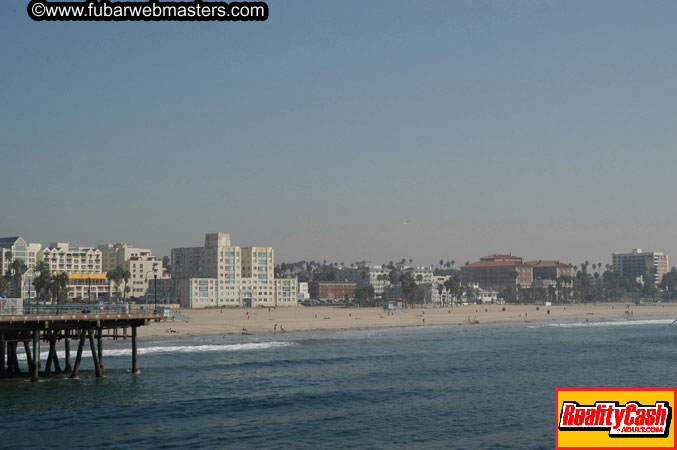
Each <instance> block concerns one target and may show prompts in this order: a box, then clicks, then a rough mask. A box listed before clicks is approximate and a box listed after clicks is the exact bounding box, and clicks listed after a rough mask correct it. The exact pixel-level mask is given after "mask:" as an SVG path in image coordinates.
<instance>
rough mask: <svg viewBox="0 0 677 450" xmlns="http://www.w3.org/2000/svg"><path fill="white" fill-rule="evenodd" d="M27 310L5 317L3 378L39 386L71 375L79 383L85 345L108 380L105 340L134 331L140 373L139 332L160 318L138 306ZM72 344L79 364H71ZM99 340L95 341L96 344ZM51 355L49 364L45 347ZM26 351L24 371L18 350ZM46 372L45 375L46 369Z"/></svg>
mask: <svg viewBox="0 0 677 450" xmlns="http://www.w3.org/2000/svg"><path fill="white" fill-rule="evenodd" d="M21 309H22V311H13V312H12V313H10V314H0V377H22V376H23V377H28V376H30V378H31V381H38V378H39V376H40V374H43V375H50V374H53V373H54V374H61V373H66V374H70V377H71V378H77V376H78V373H79V371H80V364H81V361H82V352H83V351H86V350H85V344H86V341H89V349H90V351H91V353H92V361H93V362H94V371H95V373H96V376H97V378H98V377H102V376H103V367H104V364H103V356H104V354H103V340H104V339H126V338H128V337H130V336H128V330H129V329H130V328H131V341H132V365H131V367H132V373H137V372H138V370H139V365H138V358H137V345H136V344H137V343H136V334H137V333H136V330H137V328H138V327H140V326H144V325H147V324H148V323H149V322H150V321H151V320H159V319H161V318H162V315H161V314H157V313H156V312H154V311H153V310H147V309H144V307H134V305H103V306H92V307H85V308H83V307H82V306H75V307H74V306H48V307H46V306H27V307H22V308H21ZM71 340H73V342H74V343H75V342H77V352H76V357H75V361H74V362H73V361H72V360H71ZM95 341H96V342H95ZM61 342H63V346H64V349H65V353H66V355H65V358H64V361H63V366H62V365H61V361H60V360H59V357H58V356H57V345H58V344H59V343H61ZM42 345H47V346H48V348H49V351H48V353H47V355H48V356H47V360H46V361H45V363H44V366H43V363H42V361H41V360H40V347H41V346H42ZM21 346H23V349H24V352H25V354H26V363H25V368H26V371H24V370H22V367H21V365H20V364H19V359H18V356H17V348H21ZM41 369H42V370H41Z"/></svg>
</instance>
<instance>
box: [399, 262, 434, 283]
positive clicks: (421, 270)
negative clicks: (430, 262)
mask: <svg viewBox="0 0 677 450" xmlns="http://www.w3.org/2000/svg"><path fill="white" fill-rule="evenodd" d="M401 273H403V274H409V275H411V276H412V278H413V279H414V281H416V284H432V282H433V281H434V275H433V269H432V267H428V266H419V267H403V268H402V269H401Z"/></svg>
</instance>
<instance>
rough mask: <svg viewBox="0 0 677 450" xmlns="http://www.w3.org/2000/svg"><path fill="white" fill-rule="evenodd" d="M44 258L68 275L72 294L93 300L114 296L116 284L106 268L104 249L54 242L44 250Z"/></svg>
mask: <svg viewBox="0 0 677 450" xmlns="http://www.w3.org/2000/svg"><path fill="white" fill-rule="evenodd" d="M39 259H41V260H42V261H43V262H44V263H45V264H46V265H47V267H48V268H49V271H50V272H51V273H52V274H59V273H66V274H67V275H68V285H67V289H68V296H69V298H71V299H78V298H79V299H85V300H89V299H90V298H91V299H92V300H93V301H96V300H101V299H105V300H108V299H110V298H111V297H112V294H113V286H112V283H110V282H109V280H108V279H107V278H106V274H105V273H103V272H102V257H101V250H99V249H98V248H96V247H71V246H70V245H69V244H68V243H66V242H53V243H51V244H49V246H47V247H46V248H44V249H43V250H41V251H40V255H39Z"/></svg>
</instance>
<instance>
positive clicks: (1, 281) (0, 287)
mask: <svg viewBox="0 0 677 450" xmlns="http://www.w3.org/2000/svg"><path fill="white" fill-rule="evenodd" d="M7 294H9V282H8V281H7V278H5V277H0V295H2V296H7Z"/></svg>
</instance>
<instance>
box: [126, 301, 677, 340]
mask: <svg viewBox="0 0 677 450" xmlns="http://www.w3.org/2000/svg"><path fill="white" fill-rule="evenodd" d="M503 308H505V310H503ZM181 313H182V314H185V315H187V316H189V317H191V319H192V320H191V321H190V322H183V321H179V320H175V321H168V322H157V323H152V324H151V325H149V326H145V327H141V328H140V329H139V336H140V337H142V338H158V337H163V336H171V337H178V336H205V335H219V334H241V333H242V331H243V328H246V330H247V332H248V333H261V332H273V331H275V324H277V331H278V332H280V331H281V330H282V329H284V330H285V331H307V330H336V329H345V328H375V327H405V326H431V325H448V324H456V325H459V324H468V325H471V324H473V323H475V322H478V323H498V322H506V323H510V322H513V323H518V322H542V321H561V320H574V319H581V320H585V319H589V320H602V319H612V318H616V319H618V318H621V319H622V318H626V319H637V318H640V317H664V318H668V319H670V318H677V304H671V303H659V304H652V305H642V306H638V305H634V304H631V303H596V304H569V305H557V306H537V305H469V306H454V307H447V308H429V309H419V308H413V309H409V310H408V311H396V312H391V313H390V314H389V313H388V312H386V311H383V309H382V308H348V309H346V308H334V307H309V308H307V307H284V308H277V309H274V308H273V309H270V310H269V309H268V308H234V309H182V310H181ZM169 329H173V330H175V332H170V331H169Z"/></svg>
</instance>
